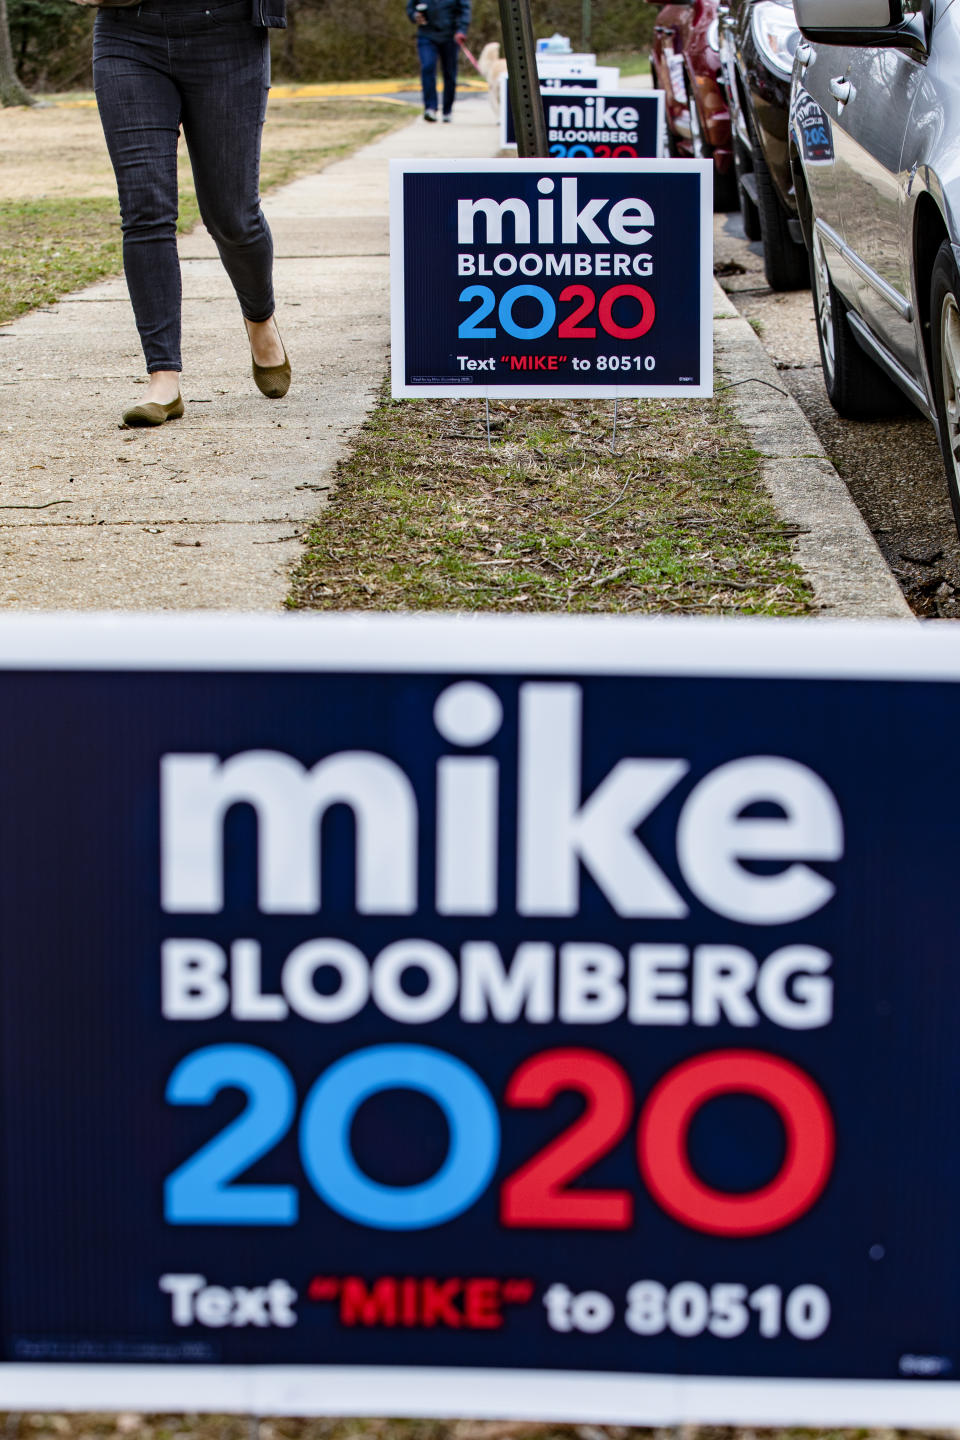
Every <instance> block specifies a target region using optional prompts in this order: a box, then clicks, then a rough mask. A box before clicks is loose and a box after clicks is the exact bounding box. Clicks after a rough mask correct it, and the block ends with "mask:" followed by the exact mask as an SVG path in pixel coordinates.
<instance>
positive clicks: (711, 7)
mask: <svg viewBox="0 0 960 1440" xmlns="http://www.w3.org/2000/svg"><path fill="white" fill-rule="evenodd" d="M648 3H649V4H659V0H648ZM717 5H718V0H687V3H685V4H676V5H664V6H663V7H662V8H661V10H660V14H659V15H658V16H657V23H656V28H655V30H654V35H653V45H652V48H651V52H650V66H651V70H652V72H653V82H654V85H655V86H656V87H657V89H658V90H662V91H663V92H664V94H665V96H666V106H665V109H666V116H667V138H668V142H669V146H670V154H671V155H675V156H686V157H687V158H695V159H697V160H709V159H711V158H712V159H713V201H714V207H715V209H717V210H730V209H733V208H735V206H736V203H737V188H736V176H735V174H734V168H733V150H732V148H731V144H730V112H729V110H728V108H727V96H726V91H725V89H724V86H723V76H722V73H721V69H720V35H719V29H720V27H719V20H718V18H717Z"/></svg>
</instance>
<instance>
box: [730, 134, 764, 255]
mask: <svg viewBox="0 0 960 1440" xmlns="http://www.w3.org/2000/svg"><path fill="white" fill-rule="evenodd" d="M733 169H734V175H735V177H736V186H737V192H738V194H739V197H740V218H741V220H742V221H743V233H744V234H745V235H746V237H747V239H748V240H759V239H760V212H759V210H758V209H757V207H756V205H754V203H753V201H752V199H751V198H750V196H749V195H748V194H747V192H746V189H745V188H744V184H743V177H744V175H746V174H748V173H749V170H750V163H749V161H748V159H747V153H746V150H745V149H744V146H743V141H742V140H739V139H737V138H736V137H735V138H734V142H733Z"/></svg>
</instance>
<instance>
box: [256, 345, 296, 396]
mask: <svg viewBox="0 0 960 1440" xmlns="http://www.w3.org/2000/svg"><path fill="white" fill-rule="evenodd" d="M280 344H281V345H283V341H282V340H281V341H280ZM253 379H254V383H255V384H256V387H257V389H258V390H259V391H260V393H261V395H266V397H267V399H268V400H282V399H283V397H284V395H286V393H287V391H288V390H289V389H290V361H289V360H288V359H287V347H286V346H285V345H283V364H282V365H258V364H257V362H256V360H254V361H253Z"/></svg>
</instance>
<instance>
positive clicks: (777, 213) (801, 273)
mask: <svg viewBox="0 0 960 1440" xmlns="http://www.w3.org/2000/svg"><path fill="white" fill-rule="evenodd" d="M753 173H754V175H755V176H756V181H757V209H758V211H759V213H760V231H761V238H762V240H763V273H764V274H765V275H766V277H767V284H768V285H769V286H770V289H771V290H803V289H804V288H805V287H806V285H807V284H808V283H809V264H808V261H807V247H806V246H805V245H804V244H803V243H802V242H801V243H800V244H797V242H796V240H794V238H793V236H792V235H791V234H790V223H789V220H788V218H787V214H786V212H785V210H784V208H783V206H782V205H781V204H780V201H779V199H778V197H777V191H776V186H775V185H774V183H773V176H772V175H771V174H770V171H769V169H768V168H767V162H766V160H764V158H763V155H762V153H761V151H760V146H759V145H756V146H755V147H754V152H753Z"/></svg>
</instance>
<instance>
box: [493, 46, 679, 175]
mask: <svg viewBox="0 0 960 1440" xmlns="http://www.w3.org/2000/svg"><path fill="white" fill-rule="evenodd" d="M619 84H620V71H619V70H618V69H616V67H614V66H606V65H604V66H596V67H591V68H587V67H584V73H583V74H582V75H570V74H566V73H562V72H561V73H558V74H555V75H554V74H550V73H547V74H544V73H543V72H541V74H540V93H541V96H543V97H544V101H545V96H544V92H545V91H548V90H599V89H605V90H616V89H617V88H618V87H619ZM643 93H644V95H647V96H648V95H650V93H651V92H650V91H649V90H647V91H644V92H643ZM516 143H517V127H516V125H515V124H514V119H513V107H512V105H511V104H510V84H509V77H508V76H507V75H501V77H500V148H501V149H502V150H503V149H509V148H510V147H511V146H515V145H516ZM656 153H658V152H657V151H654V150H651V151H650V154H651V155H653V154H656Z"/></svg>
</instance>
